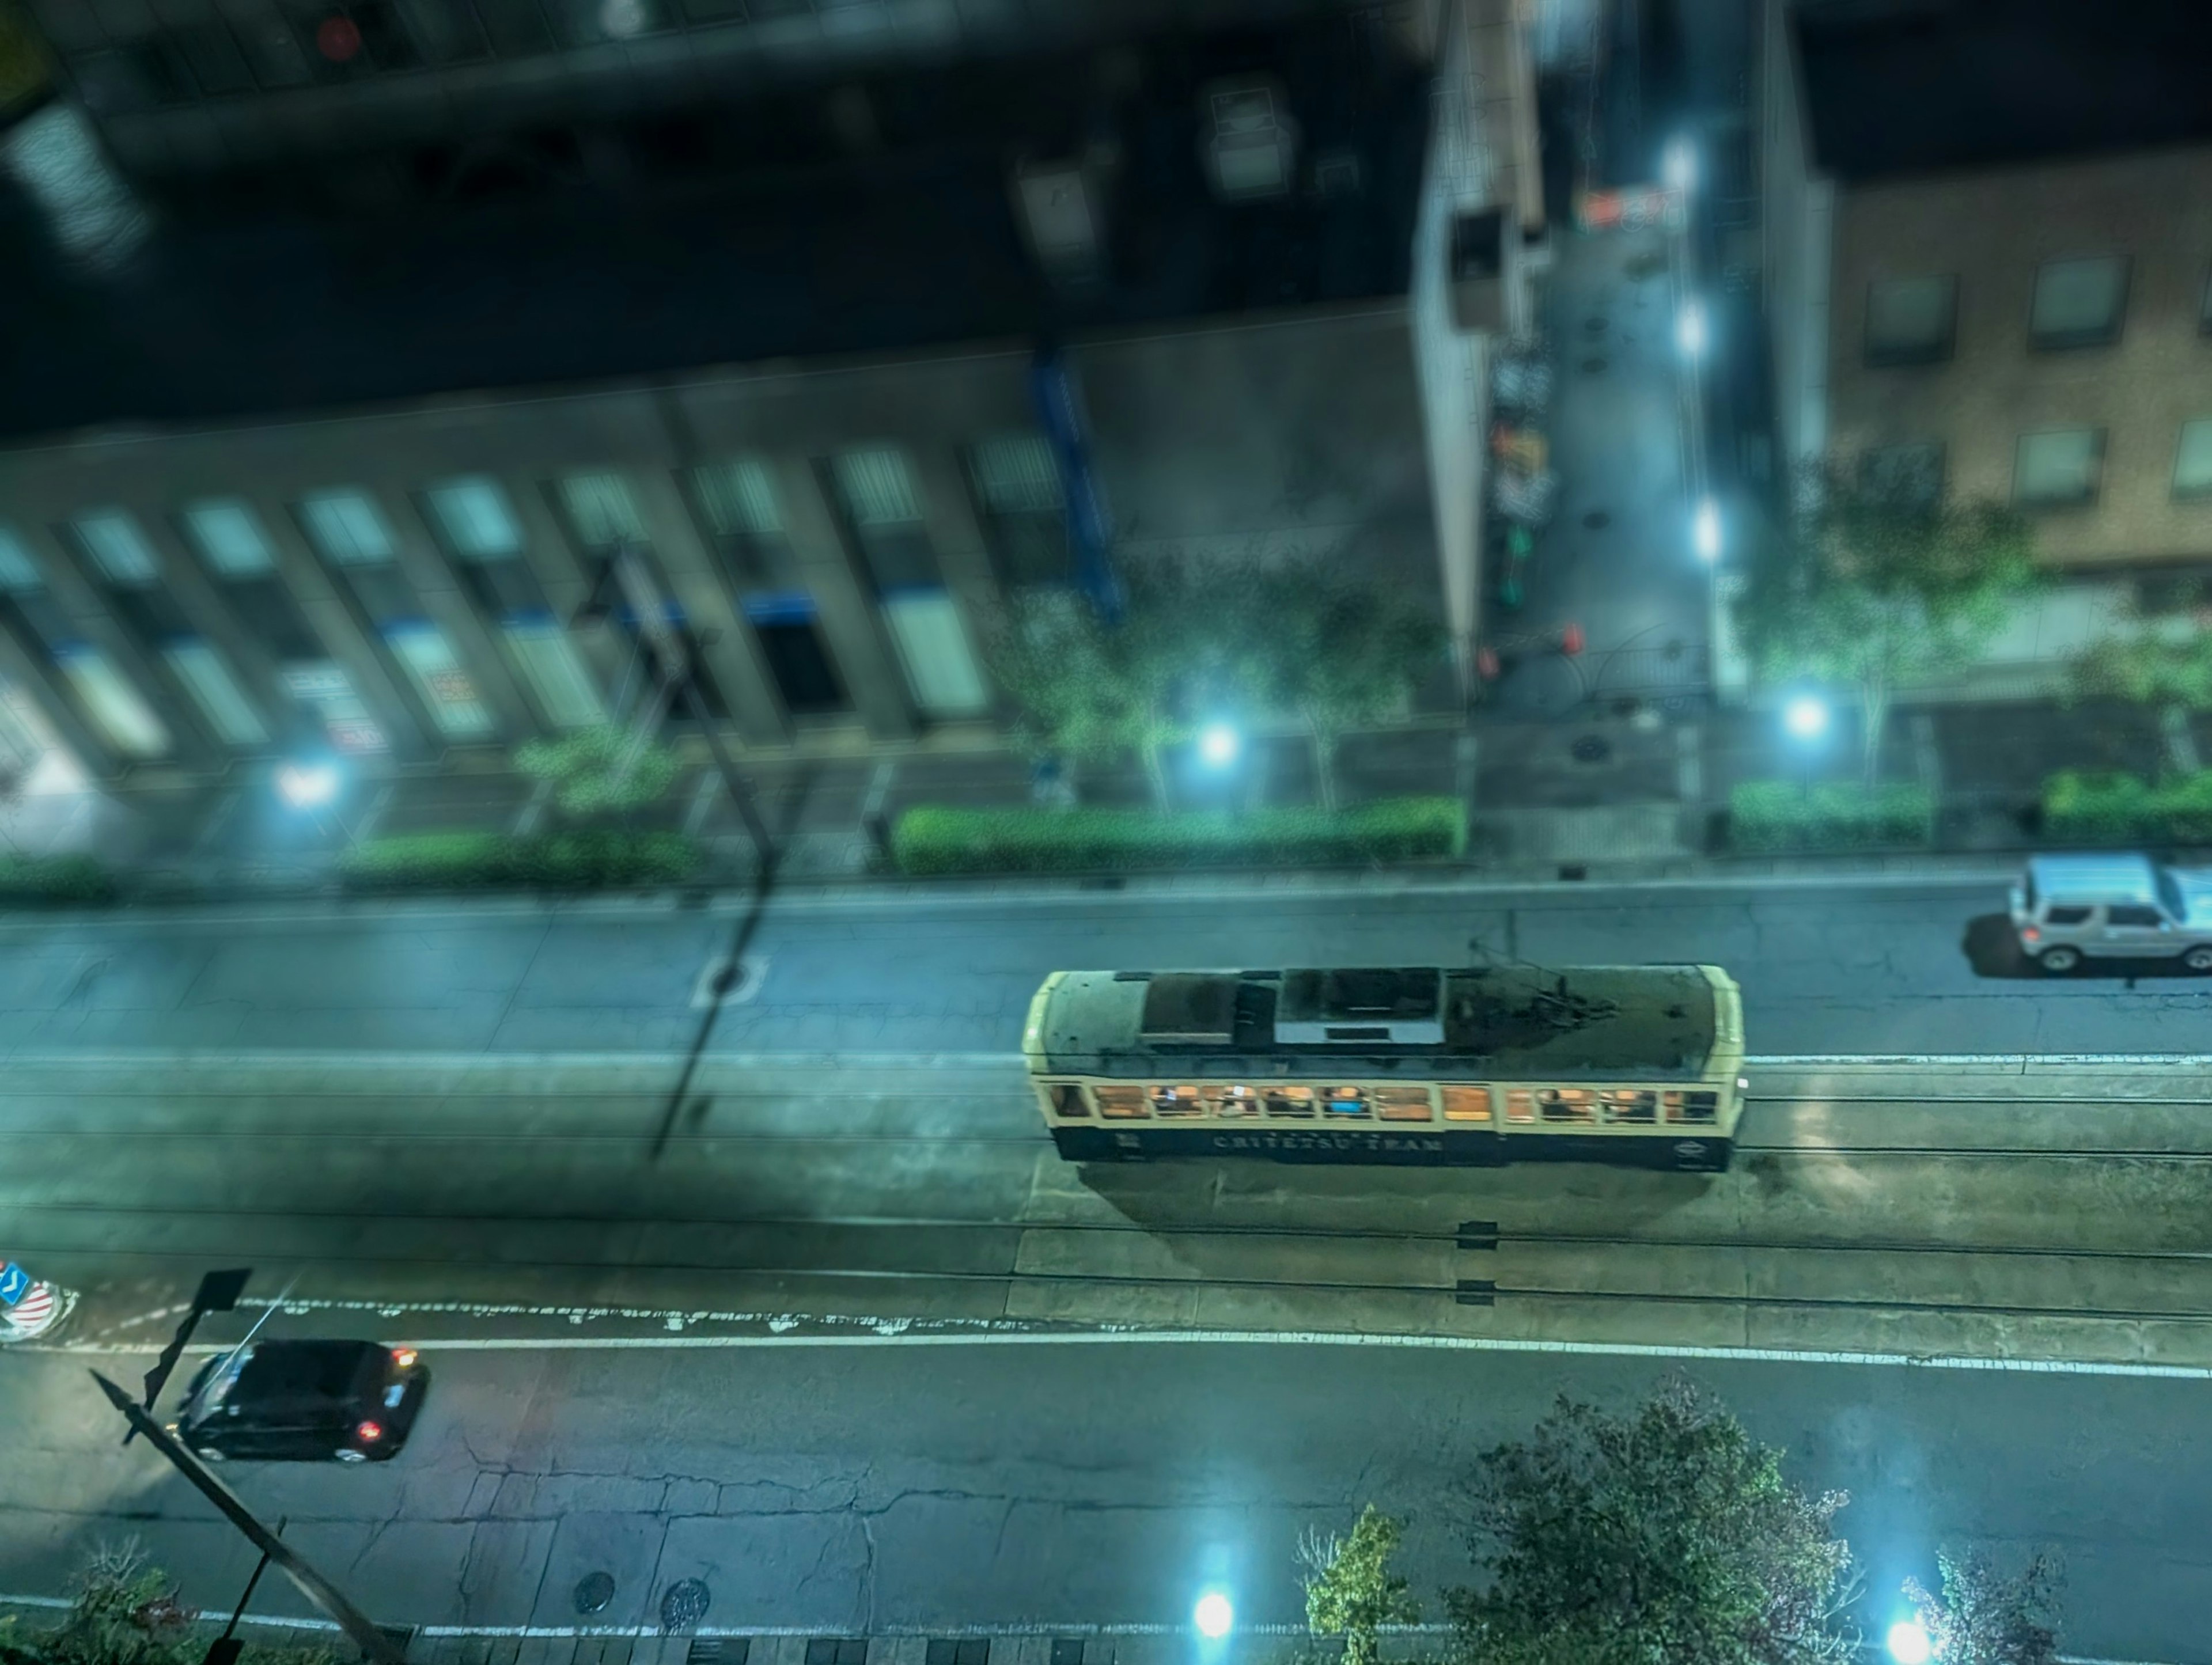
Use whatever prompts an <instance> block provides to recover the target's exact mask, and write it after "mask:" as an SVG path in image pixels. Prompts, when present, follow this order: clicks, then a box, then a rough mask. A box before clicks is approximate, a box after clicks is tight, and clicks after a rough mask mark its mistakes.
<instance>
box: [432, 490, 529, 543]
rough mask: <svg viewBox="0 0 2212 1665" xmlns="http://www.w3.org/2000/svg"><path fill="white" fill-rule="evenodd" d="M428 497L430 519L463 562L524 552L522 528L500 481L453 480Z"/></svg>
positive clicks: (433, 491)
mask: <svg viewBox="0 0 2212 1665" xmlns="http://www.w3.org/2000/svg"><path fill="white" fill-rule="evenodd" d="M425 495H426V496H427V499H428V502H429V505H430V518H431V519H432V520H435V522H436V523H437V526H438V530H439V532H441V534H442V535H443V536H444V538H445V540H446V543H447V546H448V547H449V548H451V549H452V550H453V553H454V554H455V555H458V556H460V557H461V558H462V559H463V560H465V561H495V560H500V559H501V558H503V557H505V556H512V555H519V554H520V553H521V550H522V528H521V526H520V525H519V524H517V522H516V520H515V518H514V511H513V509H512V508H510V507H507V494H506V493H505V492H503V491H501V489H499V484H498V483H497V482H496V481H494V480H486V479H481V478H477V479H466V480H452V481H448V482H447V483H446V484H444V485H441V486H433V487H431V488H430V489H429V491H428V493H427V494H425Z"/></svg>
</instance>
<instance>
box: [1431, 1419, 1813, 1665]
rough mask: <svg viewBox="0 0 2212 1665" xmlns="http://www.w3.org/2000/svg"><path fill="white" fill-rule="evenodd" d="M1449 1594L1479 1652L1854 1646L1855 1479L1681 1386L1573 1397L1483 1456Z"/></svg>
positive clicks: (1608, 1655) (1490, 1663)
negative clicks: (1825, 1483)
mask: <svg viewBox="0 0 2212 1665" xmlns="http://www.w3.org/2000/svg"><path fill="white" fill-rule="evenodd" d="M1475 1496H1476V1502H1475V1510H1474V1522H1473V1528H1472V1530H1471V1532H1470V1534H1469V1547H1470V1549H1471V1551H1472V1553H1473V1555H1474V1561H1475V1565H1476V1567H1477V1569H1478V1570H1479V1571H1480V1572H1482V1573H1483V1574H1484V1575H1486V1577H1485V1581H1484V1583H1482V1584H1480V1586H1479V1587H1477V1588H1475V1589H1467V1590H1460V1591H1456V1592H1454V1593H1453V1594H1452V1595H1450V1597H1449V1603H1450V1607H1451V1611H1452V1616H1453V1622H1454V1626H1455V1629H1456V1630H1457V1632H1458V1633H1459V1638H1460V1641H1461V1644H1462V1652H1463V1654H1464V1656H1465V1658H1466V1659H1467V1660H1468V1662H1469V1665H1568V1662H1570V1661H1571V1662H1575V1665H1825V1662H1841V1661H1844V1660H1847V1659H1850V1658H1851V1657H1852V1656H1854V1654H1855V1652H1856V1650H1857V1638H1855V1637H1853V1636H1851V1635H1850V1634H1849V1633H1848V1632H1847V1631H1846V1630H1844V1628H1843V1627H1842V1626H1840V1625H1839V1624H1838V1614H1839V1613H1840V1610H1841V1608H1842V1607H1843V1606H1844V1603H1845V1602H1846V1601H1847V1600H1848V1598H1849V1596H1850V1593H1851V1583H1850V1547H1849V1546H1848V1545H1847V1544H1846V1543H1845V1542H1844V1540H1842V1539H1841V1538H1840V1537H1838V1536H1837V1535H1836V1534H1835V1532H1834V1530H1833V1527H1834V1522H1835V1517H1836V1515H1837V1513H1838V1510H1841V1509H1842V1508H1843V1507H1844V1504H1845V1502H1846V1501H1847V1499H1846V1498H1845V1497H1844V1494H1843V1493H1841V1492H1826V1493H1822V1494H1818V1495H1814V1494H1808V1493H1807V1492H1802V1491H1800V1490H1799V1489H1798V1488H1797V1487H1796V1486H1793V1485H1791V1484H1790V1481H1789V1480H1788V1479H1787V1478H1786V1477H1785V1476H1784V1474H1783V1472H1782V1459H1781V1453H1779V1452H1778V1451H1776V1450H1774V1449H1771V1448H1770V1447H1767V1446H1764V1445H1761V1444H1759V1443H1757V1442H1756V1441H1754V1440H1753V1438H1752V1437H1750V1435H1749V1434H1748V1433H1747V1432H1746V1431H1745V1430H1744V1428H1743V1425H1742V1424H1741V1423H1740V1422H1738V1421H1737V1420H1736V1419H1735V1417H1733V1416H1731V1415H1729V1413H1727V1412H1725V1411H1724V1410H1722V1409H1720V1408H1718V1407H1716V1406H1713V1405H1711V1404H1709V1403H1708V1402H1706V1401H1705V1400H1703V1399H1702V1398H1701V1397H1700V1396H1699V1395H1698V1394H1697V1393H1696V1392H1695V1391H1694V1390H1693V1389H1690V1388H1689V1387H1687V1386H1686V1385H1684V1384H1674V1385H1671V1386H1668V1387H1667V1388H1665V1389H1662V1391H1661V1392H1659V1393H1657V1394H1656V1395H1654V1396H1653V1397H1652V1398H1650V1400H1648V1401H1645V1402H1644V1404H1642V1405H1640V1406H1638V1407H1636V1408H1634V1409H1633V1410H1631V1411H1629V1412H1627V1413H1623V1414H1614V1413H1610V1412H1607V1411H1604V1410H1601V1409H1599V1408H1598V1407H1595V1406H1591V1405H1586V1404H1582V1403H1578V1402H1577V1401H1572V1400H1568V1399H1564V1398H1563V1399H1561V1400H1560V1401H1559V1403H1558V1405H1557V1407H1555V1408H1554V1409H1553V1412H1552V1413H1551V1414H1550V1415H1549V1416H1548V1417H1547V1418H1546V1419H1544V1420H1543V1421H1542V1422H1541V1423H1540V1424H1538V1425H1537V1426H1536V1428H1535V1431H1534V1433H1533V1434H1532V1435H1531V1436H1530V1437H1529V1438H1528V1439H1527V1440H1526V1441H1522V1442H1516V1443H1508V1444H1504V1445H1500V1446H1498V1447H1497V1448H1495V1449H1492V1450H1491V1451H1488V1452H1486V1453H1485V1454H1484V1455H1483V1456H1482V1458H1481V1460H1480V1464H1479V1466H1478V1471H1477V1477H1476V1492H1475Z"/></svg>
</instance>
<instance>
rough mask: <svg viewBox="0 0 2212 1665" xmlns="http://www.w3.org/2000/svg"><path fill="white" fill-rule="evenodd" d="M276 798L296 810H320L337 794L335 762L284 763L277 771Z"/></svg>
mask: <svg viewBox="0 0 2212 1665" xmlns="http://www.w3.org/2000/svg"><path fill="white" fill-rule="evenodd" d="M276 795H277V796H278V797H279V798H281V799H283V800H284V801H285V803H286V804H288V805H290V806H291V807H292V808H293V809H295V810H319V809H320V808H322V807H323V805H325V804H328V803H329V802H330V801H331V799H334V798H336V797H337V795H338V770H337V764H335V763H284V764H282V765H280V766H279V767H278V769H277V770H276Z"/></svg>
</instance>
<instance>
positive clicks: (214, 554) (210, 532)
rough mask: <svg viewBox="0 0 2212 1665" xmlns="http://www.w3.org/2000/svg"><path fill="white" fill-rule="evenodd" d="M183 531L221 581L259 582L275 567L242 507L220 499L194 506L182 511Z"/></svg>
mask: <svg viewBox="0 0 2212 1665" xmlns="http://www.w3.org/2000/svg"><path fill="white" fill-rule="evenodd" d="M185 532H186V533H187V534H188V535H189V536H190V537H191V540H192V544H193V546H194V547H195V548H196V549H197V550H199V552H200V558H201V559H202V560H203V561H204V562H207V564H208V568H209V570H210V571H211V572H213V573H214V574H216V576H218V577H220V578H227V579H241V578H259V577H263V576H264V575H265V574H268V573H270V571H272V570H273V569H274V568H275V567H276V561H275V558H274V557H273V556H270V553H269V540H268V538H266V537H264V535H263V534H262V531H261V523H260V521H258V520H256V519H255V518H254V515H253V511H252V509H251V508H249V507H246V505H245V504H244V503H241V502H238V501H234V500H228V499H222V498H212V499H210V500H209V501H205V502H200V503H194V504H192V505H191V506H190V507H187V508H186V509H185Z"/></svg>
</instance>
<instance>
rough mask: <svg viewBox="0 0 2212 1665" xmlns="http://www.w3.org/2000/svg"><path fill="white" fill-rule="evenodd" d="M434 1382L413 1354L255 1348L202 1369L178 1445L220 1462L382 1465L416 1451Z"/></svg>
mask: <svg viewBox="0 0 2212 1665" xmlns="http://www.w3.org/2000/svg"><path fill="white" fill-rule="evenodd" d="M429 1382H430V1373H429V1371H428V1370H426V1369H424V1368H423V1365H422V1361H421V1360H420V1359H419V1358H416V1356H415V1350H414V1349H413V1348H412V1347H387V1346H380V1345H379V1344H378V1343H376V1342H374V1341H256V1342H252V1343H249V1344H248V1345H247V1346H243V1347H240V1349H239V1350H238V1351H237V1352H235V1353H233V1354H228V1355H218V1356H217V1357H216V1358H211V1359H210V1360H209V1361H208V1362H207V1364H204V1365H203V1366H202V1367H201V1369H200V1372H199V1374H198V1375H197V1376H194V1377H193V1378H192V1385H191V1390H190V1391H189V1392H188V1393H187V1394H186V1395H185V1407H184V1411H183V1413H181V1414H180V1415H179V1417H178V1419H177V1424H176V1431H177V1437H178V1438H179V1439H181V1440H182V1441H184V1443H185V1444H186V1445H188V1446H190V1447H191V1449H193V1450H194V1451H196V1452H197V1453H198V1454H199V1455H201V1456H202V1457H204V1458H206V1459H208V1460H210V1461H221V1460H222V1459H223V1458H226V1457H237V1458H240V1459H241V1460H246V1459H256V1460H259V1461H264V1462H332V1461H336V1462H381V1461H385V1460H386V1458H389V1457H395V1456H397V1455H399V1448H400V1447H401V1446H403V1445H404V1444H405V1443H407V1435H408V1431H410V1429H412V1428H413V1427H414V1425H415V1419H416V1415H417V1414H418V1413H420V1412H421V1411H422V1395H423V1392H424V1390H425V1389H427V1388H428V1386H429Z"/></svg>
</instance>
